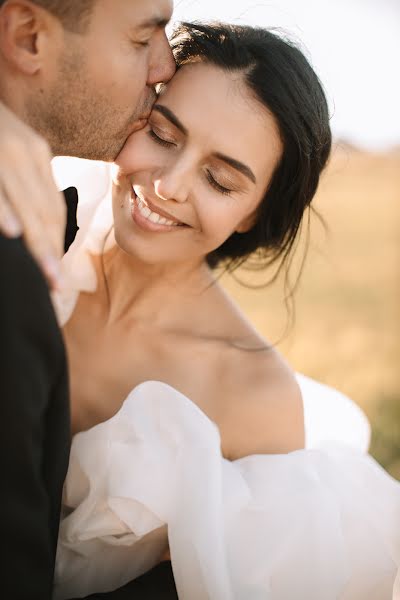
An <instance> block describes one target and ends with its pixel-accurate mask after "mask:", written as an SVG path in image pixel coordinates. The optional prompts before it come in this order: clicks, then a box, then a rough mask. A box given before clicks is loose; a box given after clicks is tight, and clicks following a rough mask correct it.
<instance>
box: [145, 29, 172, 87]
mask: <svg viewBox="0 0 400 600" xmlns="http://www.w3.org/2000/svg"><path fill="white" fill-rule="evenodd" d="M175 71H176V64H175V59H174V56H173V54H172V50H171V46H170V45H169V42H168V38H167V36H166V34H165V32H163V33H161V34H160V37H159V38H158V39H157V42H155V43H154V45H153V47H152V49H151V55H150V63H149V76H148V80H147V84H148V85H150V86H153V85H156V84H157V83H166V82H167V81H169V80H170V79H171V78H172V77H173V76H174V74H175Z"/></svg>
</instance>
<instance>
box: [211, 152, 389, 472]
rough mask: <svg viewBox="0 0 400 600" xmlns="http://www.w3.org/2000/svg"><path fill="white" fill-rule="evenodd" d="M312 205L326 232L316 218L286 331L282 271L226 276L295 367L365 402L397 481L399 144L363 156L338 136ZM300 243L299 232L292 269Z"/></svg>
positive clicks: (378, 447)
mask: <svg viewBox="0 0 400 600" xmlns="http://www.w3.org/2000/svg"><path fill="white" fill-rule="evenodd" d="M314 206H315V208H316V209H317V211H318V212H319V213H320V214H321V215H322V217H323V218H324V220H325V222H326V225H327V231H325V230H324V227H323V226H322V225H321V223H320V222H319V221H318V219H316V218H315V217H312V218H311V225H310V245H309V250H308V254H307V259H306V263H305V267H304V271H303V274H302V277H301V279H300V284H299V287H298V289H297V291H296V293H295V297H294V301H295V322H294V325H292V326H291V327H290V329H289V331H288V332H286V333H285V329H286V325H287V323H288V314H287V310H286V308H285V303H284V286H283V278H282V277H280V278H279V279H278V281H277V282H276V283H274V284H272V285H271V286H268V287H266V288H264V289H261V290H260V289H259V290H254V289H247V288H246V287H243V285H241V284H239V283H238V282H237V281H236V280H237V279H239V280H241V281H242V282H245V283H248V284H259V283H262V282H265V281H267V280H268V276H269V275H270V273H268V272H265V271H264V272H262V273H257V274H255V273H252V272H249V271H246V270H244V269H242V270H241V271H239V272H237V273H236V275H235V277H234V278H233V277H232V276H230V275H227V276H224V278H223V282H224V285H225V287H226V288H227V289H228V290H229V292H230V293H231V294H232V295H233V296H234V298H235V299H236V300H237V301H238V303H239V304H240V305H241V306H242V308H243V309H244V310H245V312H246V313H247V314H248V315H249V316H250V318H251V320H252V321H253V322H254V324H255V325H256V326H257V327H258V329H259V330H260V331H261V332H262V333H263V334H264V335H265V336H266V337H267V338H268V339H269V341H271V342H278V343H277V346H278V348H279V349H280V350H281V352H282V353H283V354H284V355H285V356H286V358H287V359H288V360H289V362H290V363H291V364H292V366H293V367H294V368H295V369H296V370H298V371H300V372H302V373H305V374H306V375H309V376H311V377H314V378H316V379H318V380H319V381H323V382H324V383H327V384H329V385H332V386H334V387H336V388H338V389H340V390H341V391H342V392H344V393H346V394H347V395H348V396H350V397H351V398H352V399H353V400H354V401H355V402H356V403H357V404H359V405H360V406H361V407H362V408H363V410H364V411H365V412H366V414H367V416H368V418H369V419H370V421H371V425H372V431H373V435H372V444H371V454H372V455H373V456H374V457H375V458H376V459H377V460H378V461H379V462H380V463H381V464H382V465H383V466H384V467H385V468H386V469H387V470H388V471H389V472H390V473H391V474H392V475H394V476H395V477H396V478H398V479H400V360H399V359H400V306H399V297H400V283H399V279H400V278H399V274H400V273H399V270H400V150H394V151H392V152H390V153H386V154H367V153H364V152H361V151H358V150H356V149H354V148H351V147H348V146H346V145H345V144H338V145H337V146H336V148H335V151H334V153H333V156H332V159H331V162H330V165H329V167H328V169H327V171H326V172H325V174H324V176H323V179H322V181H321V185H320V188H319V191H318V194H317V197H316V198H315V201H314ZM304 246H305V235H304V232H303V235H302V236H301V238H300V244H299V248H298V250H297V253H296V257H297V258H296V260H295V261H294V265H293V274H294V275H295V273H296V269H298V267H299V262H300V256H301V254H302V252H303V250H304ZM282 336H283V339H281V340H280V338H282ZM278 340H280V341H278Z"/></svg>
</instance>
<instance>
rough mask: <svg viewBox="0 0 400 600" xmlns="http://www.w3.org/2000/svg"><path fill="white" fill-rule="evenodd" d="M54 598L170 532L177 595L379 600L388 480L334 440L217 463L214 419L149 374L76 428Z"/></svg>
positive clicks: (122, 577) (396, 560) (78, 591)
mask: <svg viewBox="0 0 400 600" xmlns="http://www.w3.org/2000/svg"><path fill="white" fill-rule="evenodd" d="M64 500H65V505H66V507H67V510H68V512H69V514H68V515H67V516H65V517H64V519H63V520H62V523H61V530H60V541H59V548H58V556H57V573H56V581H57V586H56V595H55V597H56V598H67V597H78V596H84V595H87V594H89V593H93V592H101V591H109V590H112V589H115V588H117V587H120V586H122V585H123V584H124V583H126V582H127V581H129V580H131V579H133V578H134V577H136V576H138V575H140V574H141V573H142V572H144V571H146V570H148V569H150V568H151V567H152V566H153V565H154V564H155V563H157V562H158V560H159V557H160V555H161V553H162V552H163V550H164V549H165V546H166V542H167V537H166V536H167V529H168V539H169V545H170V552H171V559H172V565H173V571H174V576H175V580H176V584H177V590H178V594H179V598H180V599H181V600H182V599H183V600H205V599H211V600H225V599H226V600H233V599H234V600H245V599H246V600H247V599H249V598H251V599H252V600H261V599H263V600H265V599H268V600H288V599H289V598H299V599H302V600H303V599H304V600H337V599H338V598H340V599H341V600H378V599H379V600H386V599H387V600H391V598H392V592H393V584H394V580H395V577H396V572H397V568H398V567H399V565H400V485H399V483H398V482H396V481H395V480H394V479H392V478H391V477H389V476H388V475H387V473H386V472H385V471H384V470H383V469H382V468H381V467H380V466H379V465H378V464H377V463H376V462H375V461H374V460H373V459H372V458H370V457H369V456H367V455H366V454H364V453H363V452H360V451H358V450H355V449H353V448H351V447H348V446H345V445H338V444H330V445H326V446H324V447H323V446H321V447H320V448H318V449H317V448H314V449H307V450H300V451H297V452H292V453H289V454H285V455H254V456H248V457H246V458H243V459H240V460H237V461H235V462H229V461H228V460H226V459H224V458H223V457H222V455H221V449H220V437H219V433H218V430H217V428H216V426H215V424H214V423H212V422H211V421H210V420H209V419H208V418H207V417H206V415H205V414H204V413H202V412H201V411H200V410H199V408H198V407H197V406H196V405H194V404H193V403H192V402H191V401H190V400H188V399H187V398H186V397H185V396H183V395H182V394H180V393H179V392H177V391H176V390H174V389H173V388H171V387H169V386H168V385H166V384H162V383H159V382H146V383H143V384H141V385H140V386H138V387H137V388H135V390H133V391H132V392H131V394H130V395H129V396H128V398H127V400H126V401H125V403H124V405H123V407H122V408H121V410H120V411H119V412H118V413H117V415H115V417H113V418H112V419H110V420H109V421H107V422H105V423H102V424H100V425H98V426H96V427H94V428H93V429H91V430H89V431H87V432H85V433H81V434H78V435H77V436H76V437H75V438H74V442H73V445H72V454H71V464H70V470H69V473H68V477H67V481H66V486H65V497H64Z"/></svg>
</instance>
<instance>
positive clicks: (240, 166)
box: [214, 152, 257, 183]
mask: <svg viewBox="0 0 400 600" xmlns="http://www.w3.org/2000/svg"><path fill="white" fill-rule="evenodd" d="M214 156H215V158H218V159H219V160H222V161H223V162H225V163H226V164H227V165H229V166H230V167H232V168H233V169H236V171H239V172H240V173H242V175H245V177H247V178H248V179H250V181H251V182H252V183H257V179H256V176H255V175H254V173H253V171H252V170H251V169H250V167H248V166H247V165H245V164H244V163H242V162H240V161H239V160H236V159H235V158H231V157H230V156H226V154H221V153H220V152H216V153H215V154H214Z"/></svg>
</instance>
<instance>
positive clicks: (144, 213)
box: [141, 206, 152, 219]
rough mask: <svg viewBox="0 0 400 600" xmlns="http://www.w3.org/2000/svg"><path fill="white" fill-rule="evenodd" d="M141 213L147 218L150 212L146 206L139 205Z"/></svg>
mask: <svg viewBox="0 0 400 600" xmlns="http://www.w3.org/2000/svg"><path fill="white" fill-rule="evenodd" d="M141 213H142V215H143V216H144V217H146V219H148V218H149V217H150V215H151V214H152V213H151V210H150V209H149V207H148V206H143V208H142V207H141Z"/></svg>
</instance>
